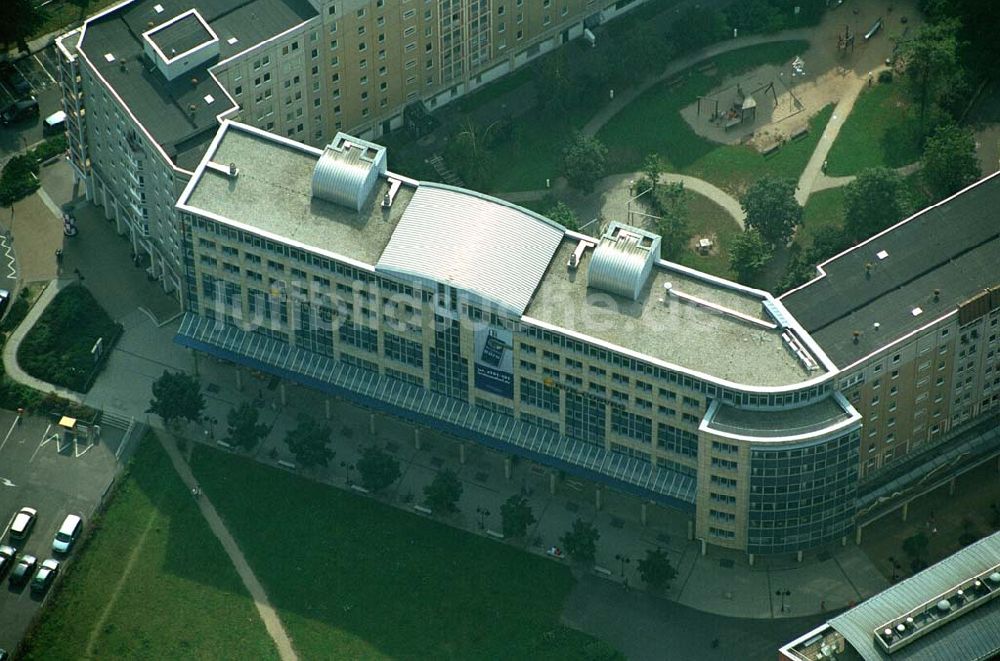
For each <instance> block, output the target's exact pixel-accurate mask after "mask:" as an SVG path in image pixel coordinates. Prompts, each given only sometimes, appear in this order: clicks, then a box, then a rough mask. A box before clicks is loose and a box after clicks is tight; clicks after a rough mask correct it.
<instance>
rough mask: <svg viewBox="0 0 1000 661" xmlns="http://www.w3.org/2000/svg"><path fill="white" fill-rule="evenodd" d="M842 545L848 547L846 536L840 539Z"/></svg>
mask: <svg viewBox="0 0 1000 661" xmlns="http://www.w3.org/2000/svg"><path fill="white" fill-rule="evenodd" d="M840 545H841V546H847V535H844V536H843V537H841V538H840Z"/></svg>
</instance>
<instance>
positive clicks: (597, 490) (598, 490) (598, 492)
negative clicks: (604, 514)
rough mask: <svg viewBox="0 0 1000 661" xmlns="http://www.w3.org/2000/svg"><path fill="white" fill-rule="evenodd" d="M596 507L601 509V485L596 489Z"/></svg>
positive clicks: (598, 509)
mask: <svg viewBox="0 0 1000 661" xmlns="http://www.w3.org/2000/svg"><path fill="white" fill-rule="evenodd" d="M594 507H595V508H596V509H597V511H598V512H600V511H601V487H597V489H595V490H594Z"/></svg>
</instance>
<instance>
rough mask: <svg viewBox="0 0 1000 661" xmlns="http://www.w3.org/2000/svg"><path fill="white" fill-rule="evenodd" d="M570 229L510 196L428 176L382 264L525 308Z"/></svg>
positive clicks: (512, 307)
mask: <svg viewBox="0 0 1000 661" xmlns="http://www.w3.org/2000/svg"><path fill="white" fill-rule="evenodd" d="M564 233H565V229H564V228H563V227H562V226H561V225H559V224H557V223H555V222H553V221H551V220H549V219H548V218H545V217H543V216H540V215H538V214H535V213H532V212H530V211H528V210H526V209H522V208H520V207H518V206H516V205H514V204H511V203H509V202H504V201H502V200H498V199H496V198H492V197H489V196H487V195H481V194H478V193H474V192H472V191H466V190H463V189H460V188H453V187H451V186H445V185H443V184H432V183H428V182H421V183H420V186H419V187H418V188H417V190H416V192H415V193H414V194H413V198H412V199H411V200H410V203H409V205H408V206H407V207H406V211H404V212H403V216H402V218H400V220H399V224H398V225H397V226H396V229H395V231H394V232H393V234H392V238H391V239H390V240H389V244H388V245H387V246H386V248H385V250H384V251H383V252H382V256H381V257H379V260H378V263H377V264H376V265H375V270H376V271H382V272H387V273H395V274H397V275H401V276H404V277H415V278H419V279H422V280H424V281H427V282H434V283H443V284H446V285H449V286H452V287H455V288H457V289H461V290H463V291H466V292H468V293H470V294H473V295H474V296H476V297H478V298H480V299H482V300H483V301H486V302H489V303H494V304H498V305H500V306H501V307H503V308H505V309H507V310H510V311H512V312H514V313H515V314H518V315H521V314H523V313H524V310H525V308H526V307H527V306H528V302H529V301H530V300H531V297H532V295H533V294H534V292H535V289H536V288H537V287H538V283H539V282H540V281H541V279H542V276H544V275H545V270H546V269H547V268H548V266H549V263H550V262H551V261H552V256H553V255H554V254H555V251H556V249H557V248H558V247H559V243H560V242H561V241H562V238H563V234H564Z"/></svg>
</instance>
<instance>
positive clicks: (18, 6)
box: [0, 0, 45, 52]
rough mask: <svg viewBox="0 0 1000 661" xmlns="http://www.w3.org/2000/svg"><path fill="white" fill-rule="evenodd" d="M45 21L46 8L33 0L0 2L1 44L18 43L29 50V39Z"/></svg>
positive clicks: (5, 0)
mask: <svg viewBox="0 0 1000 661" xmlns="http://www.w3.org/2000/svg"><path fill="white" fill-rule="evenodd" d="M44 22H45V10H44V9H42V8H40V7H39V6H37V3H35V2H33V1H32V0H3V2H0V46H2V47H3V48H5V49H6V48H7V47H9V46H11V45H16V46H17V47H18V48H20V49H21V50H22V51H24V52H28V39H29V38H30V37H31V35H33V34H35V32H36V31H38V29H39V28H41V27H42V24H43V23H44Z"/></svg>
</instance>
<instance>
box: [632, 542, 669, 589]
mask: <svg viewBox="0 0 1000 661" xmlns="http://www.w3.org/2000/svg"><path fill="white" fill-rule="evenodd" d="M638 568H639V576H641V577H642V580H643V582H644V583H645V584H646V585H648V586H649V587H651V588H653V589H654V590H664V589H666V588H667V587H669V585H670V581H672V580H674V578H676V577H677V569H676V568H674V566H673V565H672V564H671V563H670V558H669V557H667V552H666V551H664V550H663V549H661V548H659V547H657V548H656V550H655V551H654V550H652V549H647V550H646V557H645V558H642V559H641V560H639V565H638Z"/></svg>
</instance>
